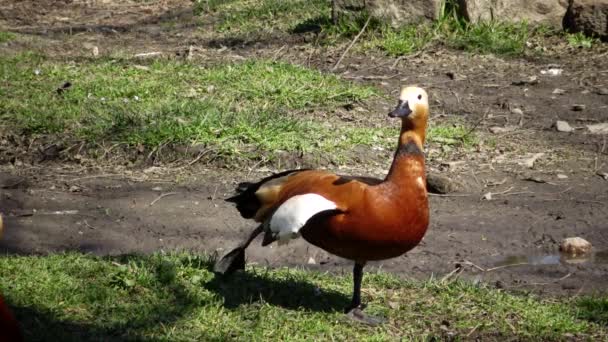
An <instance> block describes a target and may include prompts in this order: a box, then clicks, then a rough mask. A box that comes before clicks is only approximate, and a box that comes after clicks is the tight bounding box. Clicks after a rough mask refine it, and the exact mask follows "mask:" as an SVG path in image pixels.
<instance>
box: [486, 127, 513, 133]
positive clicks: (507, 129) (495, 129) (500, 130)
mask: <svg viewBox="0 0 608 342" xmlns="http://www.w3.org/2000/svg"><path fill="white" fill-rule="evenodd" d="M516 129H517V126H505V127H499V126H492V127H490V128H489V130H490V132H491V133H493V134H500V133H508V132H513V131H515V130H516Z"/></svg>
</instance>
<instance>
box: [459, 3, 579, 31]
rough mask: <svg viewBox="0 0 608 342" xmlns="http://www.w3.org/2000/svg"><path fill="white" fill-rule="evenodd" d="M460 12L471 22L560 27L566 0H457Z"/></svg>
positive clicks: (565, 8) (566, 6)
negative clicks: (516, 23) (517, 23)
mask: <svg viewBox="0 0 608 342" xmlns="http://www.w3.org/2000/svg"><path fill="white" fill-rule="evenodd" d="M458 5H459V10H460V12H461V13H460V14H461V15H462V16H464V17H465V18H466V19H467V20H469V21H470V22H473V23H477V22H480V21H491V20H497V21H512V22H517V21H522V20H525V21H526V22H528V23H530V24H532V25H537V24H544V25H549V26H551V27H553V28H560V29H561V28H562V21H563V19H564V16H565V15H566V11H567V10H568V0H532V1H530V0H458Z"/></svg>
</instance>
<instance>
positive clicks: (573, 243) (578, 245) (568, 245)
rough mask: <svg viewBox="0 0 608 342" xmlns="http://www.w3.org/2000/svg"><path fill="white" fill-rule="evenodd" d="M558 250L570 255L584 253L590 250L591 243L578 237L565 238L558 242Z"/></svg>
mask: <svg viewBox="0 0 608 342" xmlns="http://www.w3.org/2000/svg"><path fill="white" fill-rule="evenodd" d="M559 250H560V251H561V252H562V253H566V254H570V255H581V254H586V253H589V252H590V251H591V243H590V242H589V241H587V240H585V239H583V238H580V237H572V238H566V239H563V240H562V242H561V243H560V245H559Z"/></svg>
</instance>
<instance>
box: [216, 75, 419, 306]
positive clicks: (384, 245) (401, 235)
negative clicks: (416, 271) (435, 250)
mask: <svg viewBox="0 0 608 342" xmlns="http://www.w3.org/2000/svg"><path fill="white" fill-rule="evenodd" d="M389 115H391V116H393V117H400V118H402V128H401V134H400V137H399V144H398V148H397V151H396V153H395V157H394V160H393V164H392V166H391V169H390V171H389V173H388V175H387V176H386V178H385V179H384V180H379V179H374V178H368V177H348V176H340V175H336V174H333V173H330V172H327V171H321V170H293V171H286V172H283V173H281V174H277V175H273V176H270V177H268V178H265V179H263V180H262V181H260V182H258V183H254V184H253V183H247V184H244V186H242V187H241V193H240V194H238V195H236V196H234V197H232V198H230V199H228V200H229V201H232V202H235V203H236V204H237V209H238V210H239V212H240V213H241V215H242V216H243V217H245V218H252V219H254V220H255V221H257V222H260V223H262V224H261V225H260V227H258V228H257V229H256V230H255V231H254V232H253V233H252V234H251V236H250V237H249V238H248V239H247V240H246V241H244V243H243V244H241V246H239V247H237V248H236V249H235V250H233V251H232V252H231V253H229V254H227V255H226V256H225V257H224V258H223V259H221V260H220V261H219V262H218V263H217V264H216V271H218V272H219V273H230V272H232V271H234V270H235V269H239V268H243V267H244V250H245V248H246V247H247V246H248V245H249V243H250V242H251V241H252V240H253V238H255V236H257V235H258V234H259V233H261V232H262V231H266V234H265V235H266V236H265V239H264V243H263V244H264V245H266V244H268V243H270V242H272V241H273V240H274V239H275V238H276V232H273V231H272V227H271V226H272V225H269V222H271V221H272V219H273V215H276V213H277V212H278V208H280V207H281V206H282V205H283V204H284V203H285V202H287V201H288V200H290V199H294V198H296V196H298V195H306V194H315V195H320V196H322V198H324V199H326V200H328V201H329V202H328V203H331V204H332V205H330V206H329V207H328V208H327V210H323V211H319V212H318V213H317V214H315V215H314V216H312V217H310V218H309V219H308V220H307V221H306V223H305V224H304V225H303V226H302V227H301V229H299V233H300V234H301V235H302V237H303V238H304V239H306V241H308V242H310V243H311V244H313V245H316V246H318V247H320V248H323V249H324V250H326V251H328V252H330V253H332V254H335V255H338V256H340V257H343V258H347V259H351V260H353V261H355V265H356V266H355V291H354V294H353V304H352V307H351V308H356V307H358V306H359V305H360V297H359V291H360V281H361V274H362V268H363V265H364V264H365V262H367V261H371V260H383V259H388V258H393V257H396V256H399V255H402V254H403V253H405V252H407V251H408V250H410V249H412V248H414V247H415V246H416V245H417V244H418V243H419V242H420V240H421V239H422V238H423V236H424V234H425V232H426V230H427V227H428V223H429V210H428V198H427V192H426V176H425V167H424V155H423V153H422V147H423V143H424V139H425V132H426V126H427V118H428V102H427V95H426V93H425V92H424V90H422V89H420V88H415V87H410V88H404V89H403V90H402V92H401V94H400V102H399V105H398V106H397V108H396V109H395V110H394V111H393V112H391V113H390V114H389ZM294 215H295V214H294ZM271 223H272V222H271ZM273 234H274V235H273ZM357 283H358V284H357Z"/></svg>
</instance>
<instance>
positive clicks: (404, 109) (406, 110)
mask: <svg viewBox="0 0 608 342" xmlns="http://www.w3.org/2000/svg"><path fill="white" fill-rule="evenodd" d="M411 113H412V110H411V109H410V105H409V104H408V103H407V101H401V100H399V104H397V108H395V109H393V111H392V112H390V113H388V116H390V117H391V118H405V117H407V116H408V115H410V114H411Z"/></svg>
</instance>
